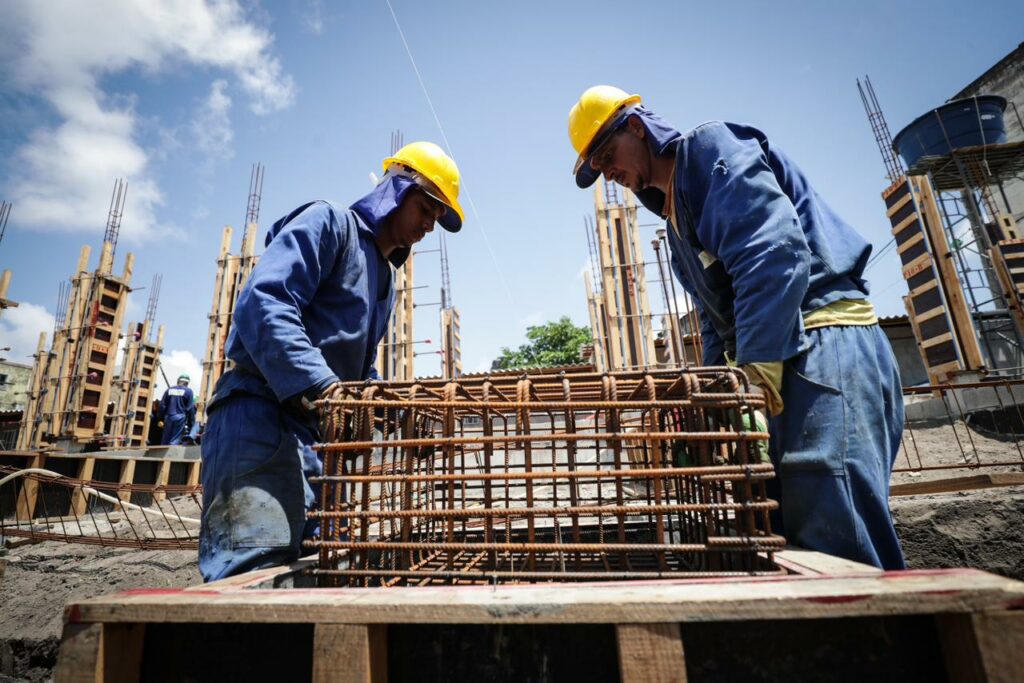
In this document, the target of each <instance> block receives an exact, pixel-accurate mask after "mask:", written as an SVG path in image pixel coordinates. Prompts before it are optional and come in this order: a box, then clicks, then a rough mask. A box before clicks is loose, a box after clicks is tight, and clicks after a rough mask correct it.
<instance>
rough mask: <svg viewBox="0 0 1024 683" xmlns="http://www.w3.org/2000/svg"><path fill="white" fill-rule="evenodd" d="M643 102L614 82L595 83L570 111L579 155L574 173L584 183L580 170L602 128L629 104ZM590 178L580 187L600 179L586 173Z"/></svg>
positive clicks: (578, 180) (578, 181) (570, 131)
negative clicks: (616, 85)
mask: <svg viewBox="0 0 1024 683" xmlns="http://www.w3.org/2000/svg"><path fill="white" fill-rule="evenodd" d="M633 104H640V96H639V95H630V94H629V93H627V92H626V91H625V90H620V89H619V88H616V87H615V86H613V85H595V86H594V87H592V88H587V90H586V91H584V93H583V94H582V95H580V99H579V102H577V103H576V104H574V105H573V107H572V109H570V110H569V141H570V142H571V143H572V147H573V149H575V150H576V154H577V155H578V157H577V159H576V165H575V166H574V167H573V169H572V172H573V174H574V175H576V176H577V184H580V182H581V180H582V179H580V177H579V172H580V170H581V169H582V168H583V167H584V165H585V164H586V162H587V157H588V156H589V154H588V153H589V152H591V151H593V150H592V149H591V148H592V147H593V146H594V141H595V139H596V138H597V137H598V134H599V133H601V132H602V129H603V128H604V127H605V126H606V125H607V124H609V123H610V122H611V121H613V120H614V119H615V117H616V114H618V113H619V112H620V111H622V110H624V109H625V108H626V107H628V106H630V105H633ZM584 175H587V176H588V178H587V180H586V181H584V182H585V183H586V184H581V185H580V187H587V186H588V185H590V184H592V183H593V182H594V180H595V179H596V178H597V175H596V174H589V173H585V174H584Z"/></svg>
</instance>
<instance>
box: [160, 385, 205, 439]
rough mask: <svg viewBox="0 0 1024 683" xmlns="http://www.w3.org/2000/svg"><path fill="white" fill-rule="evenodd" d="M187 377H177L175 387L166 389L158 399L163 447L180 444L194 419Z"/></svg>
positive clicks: (194, 411) (194, 406)
mask: <svg viewBox="0 0 1024 683" xmlns="http://www.w3.org/2000/svg"><path fill="white" fill-rule="evenodd" d="M189 381H190V380H189V376H188V375H184V374H183V375H181V376H179V377H178V383H177V385H176V386H173V387H168V388H167V391H165V392H164V397H163V398H162V399H160V416H161V417H162V418H163V422H164V435H163V438H162V439H161V441H160V442H161V443H162V444H163V445H165V446H167V445H170V446H177V445H179V444H181V442H182V440H183V439H184V438H185V435H186V434H188V430H189V429H191V427H192V422H193V421H194V420H195V419H196V402H195V399H194V397H193V396H192V390H191V389H190V388H189V386H188V383H189Z"/></svg>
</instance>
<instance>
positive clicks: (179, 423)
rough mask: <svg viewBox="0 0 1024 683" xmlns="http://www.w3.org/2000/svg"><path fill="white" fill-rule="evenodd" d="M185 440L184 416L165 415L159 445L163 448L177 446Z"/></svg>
mask: <svg viewBox="0 0 1024 683" xmlns="http://www.w3.org/2000/svg"><path fill="white" fill-rule="evenodd" d="M184 438H185V416H184V415H183V414H179V415H167V416H165V417H164V434H163V437H162V438H161V439H160V443H161V444H163V445H164V446H177V445H179V444H180V443H181V440H182V439H184Z"/></svg>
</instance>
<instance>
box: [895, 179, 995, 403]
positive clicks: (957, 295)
mask: <svg viewBox="0 0 1024 683" xmlns="http://www.w3.org/2000/svg"><path fill="white" fill-rule="evenodd" d="M882 199H883V200H884V201H885V205H886V215H887V216H888V217H889V221H890V223H891V224H892V234H893V236H894V237H895V239H896V253H897V254H898V255H899V258H900V262H901V263H902V264H903V277H904V279H905V280H906V281H907V289H908V290H909V295H908V297H907V314H908V315H909V317H910V320H911V325H912V326H913V328H914V332H915V337H916V338H917V342H918V349H919V350H920V352H921V358H922V360H923V362H924V366H925V368H926V370H927V371H928V375H929V377H930V378H931V381H932V382H933V383H935V382H943V381H946V380H947V379H949V377H950V375H951V374H952V373H956V372H960V371H963V370H977V369H980V368H981V367H982V364H983V363H982V359H981V351H980V348H979V346H978V338H977V333H976V331H975V329H974V324H973V322H972V321H971V316H970V311H969V310H968V308H967V306H966V304H965V303H964V296H963V290H962V289H961V287H960V283H959V280H957V278H956V273H955V269H954V268H953V264H952V261H951V259H950V251H949V244H948V242H947V241H946V236H945V233H944V232H943V228H942V223H941V221H940V220H938V210H937V208H936V207H935V198H934V194H933V193H932V192H931V186H930V184H929V183H928V180H927V179H926V178H920V177H917V176H913V177H911V176H903V177H902V178H900V179H899V180H897V181H896V182H894V183H893V184H892V185H891V186H889V187H888V188H887V189H886V190H885V191H884V192H883V193H882Z"/></svg>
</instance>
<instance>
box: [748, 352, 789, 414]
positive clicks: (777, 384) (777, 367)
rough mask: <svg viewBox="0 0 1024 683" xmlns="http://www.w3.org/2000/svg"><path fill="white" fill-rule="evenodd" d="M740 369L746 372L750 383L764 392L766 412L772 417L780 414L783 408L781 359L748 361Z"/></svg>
mask: <svg viewBox="0 0 1024 683" xmlns="http://www.w3.org/2000/svg"><path fill="white" fill-rule="evenodd" d="M740 369H741V370H743V372H745V373H747V377H749V378H750V381H751V383H753V384H754V385H755V386H756V387H757V388H758V389H760V390H761V393H762V394H764V407H765V409H766V410H767V411H768V414H769V415H771V416H772V417H777V416H779V415H781V414H782V409H783V408H785V404H784V403H783V402H782V361H775V362H772V363H748V364H747V365H744V366H742V367H741V368H740Z"/></svg>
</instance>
